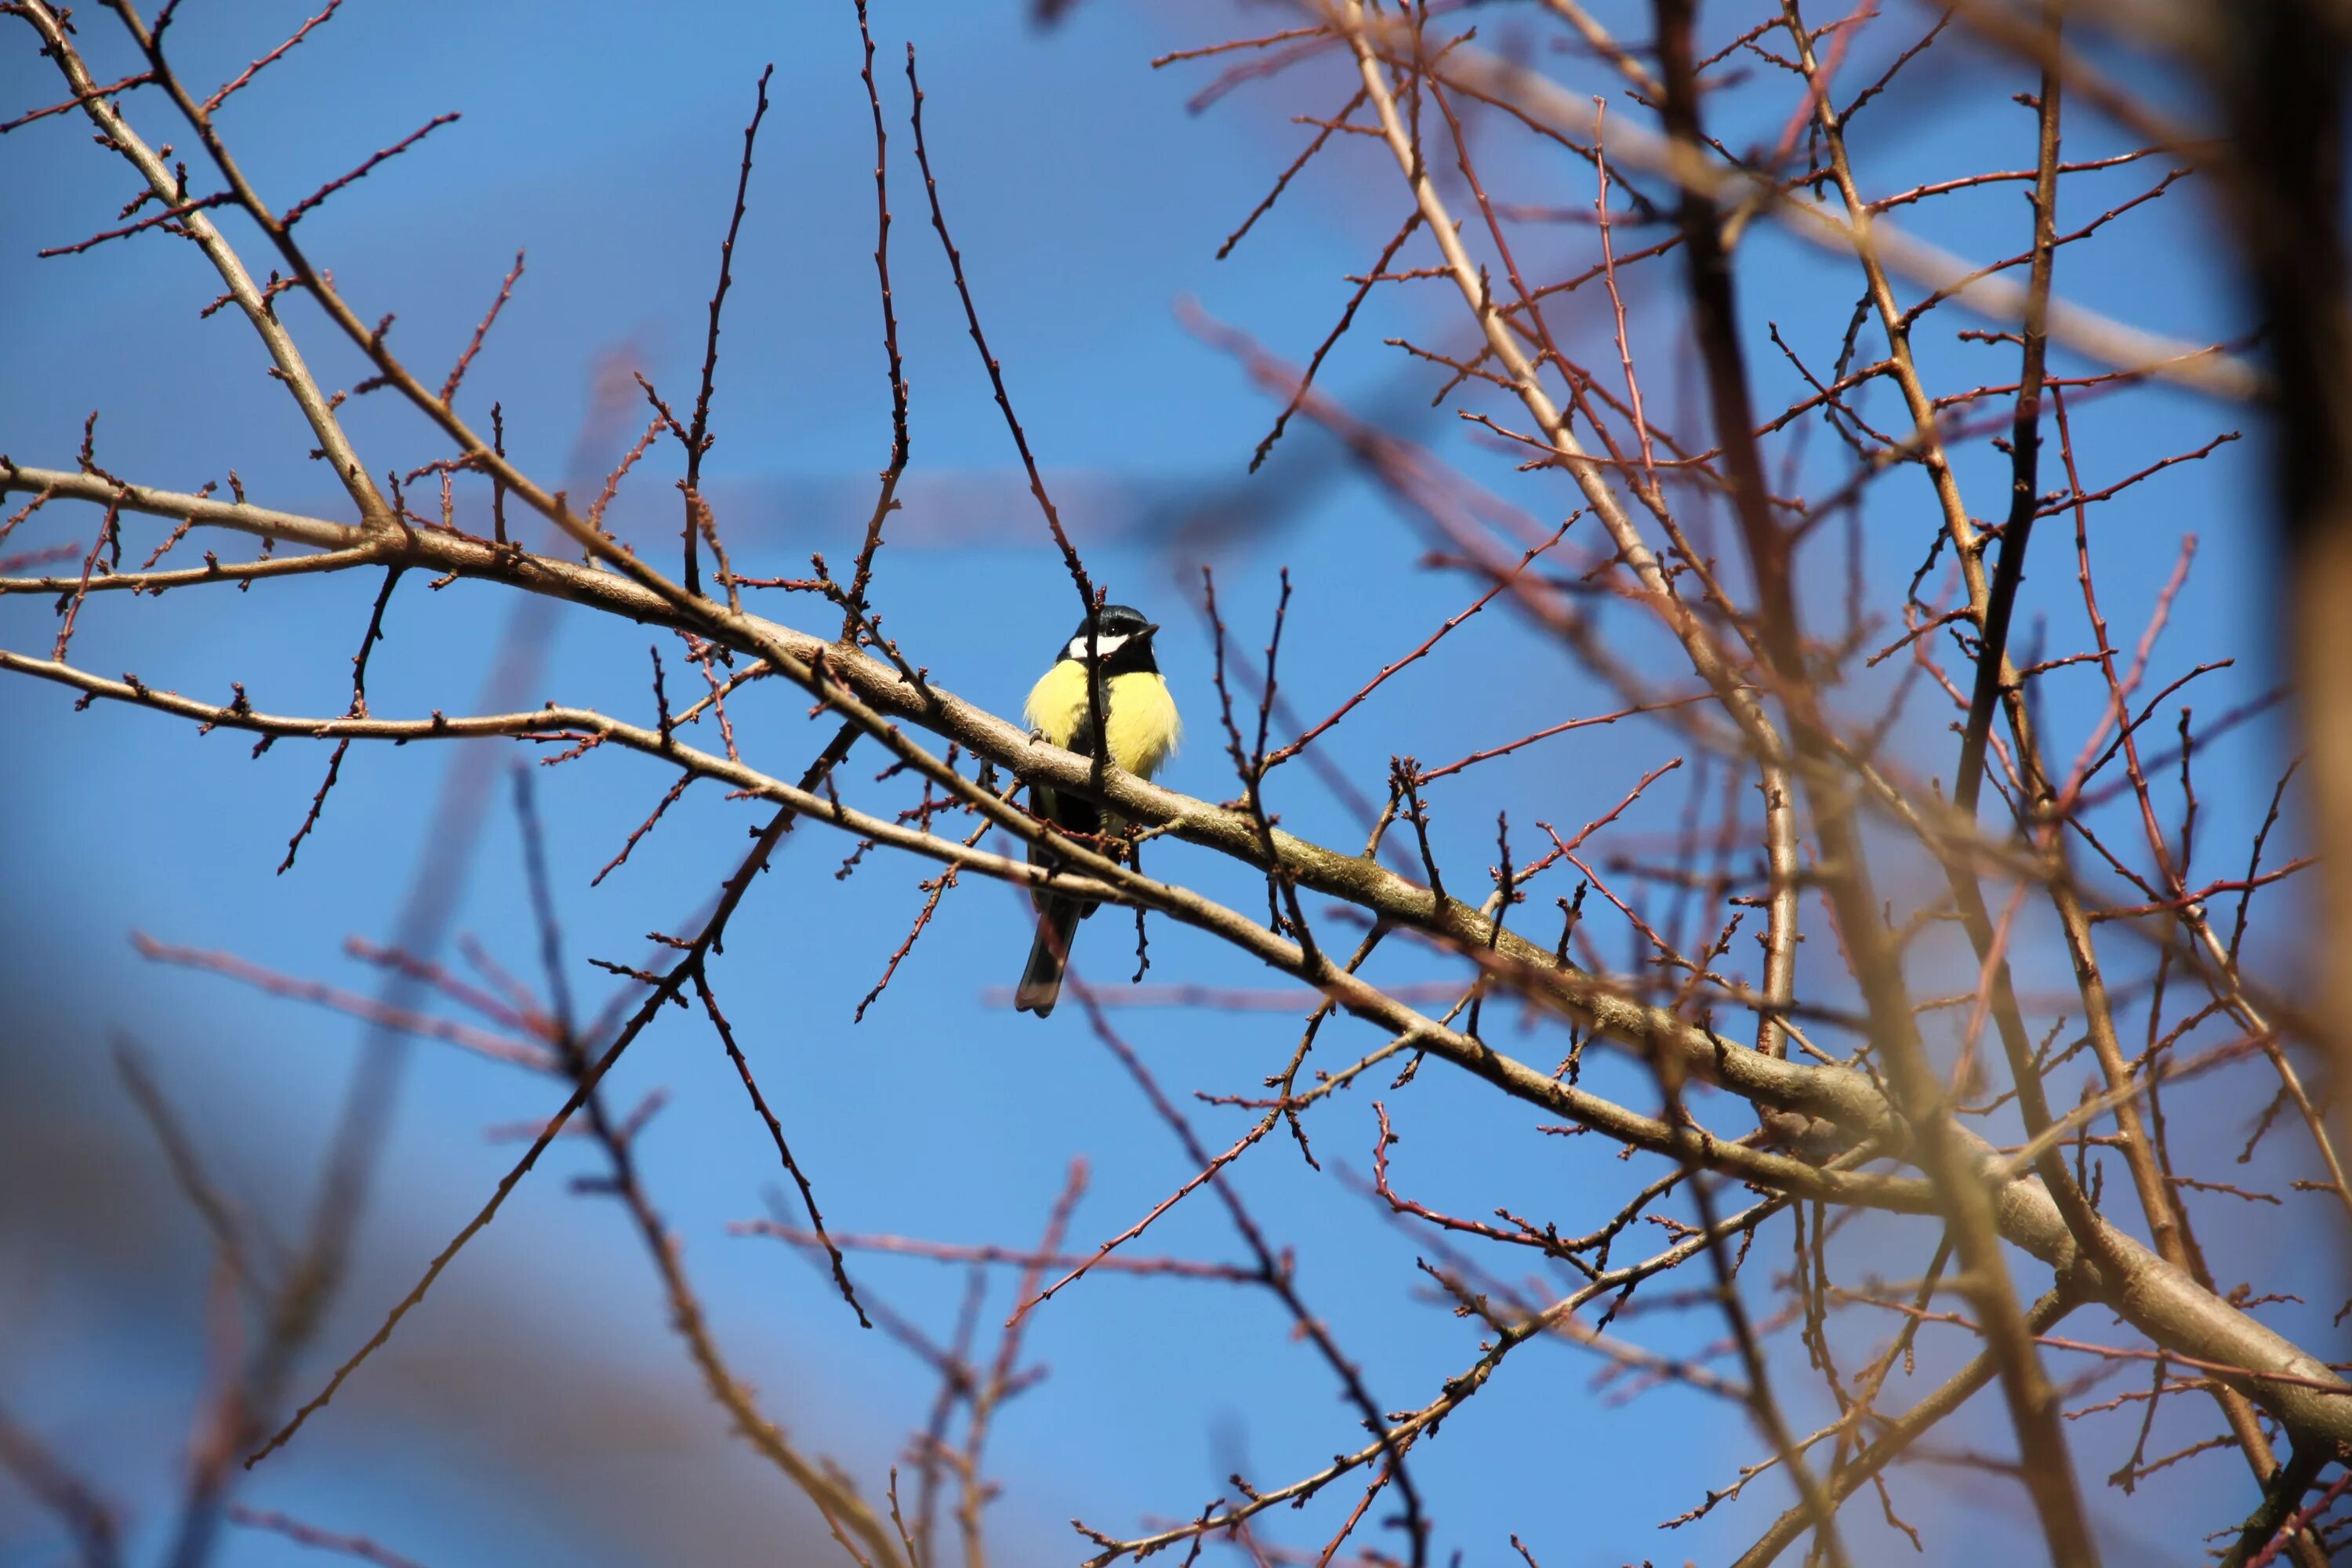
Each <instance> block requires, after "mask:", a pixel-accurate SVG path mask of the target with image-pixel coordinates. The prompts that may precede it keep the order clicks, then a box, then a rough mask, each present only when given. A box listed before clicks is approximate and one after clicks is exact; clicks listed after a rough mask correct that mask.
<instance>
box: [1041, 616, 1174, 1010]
mask: <svg viewBox="0 0 2352 1568" xmlns="http://www.w3.org/2000/svg"><path fill="white" fill-rule="evenodd" d="M1159 630H1160V628H1159V626H1156V625H1155V624H1153V623H1152V622H1150V621H1148V620H1146V619H1144V617H1143V613H1142V612H1141V611H1140V610H1136V609H1131V608H1129V606H1127V605H1104V606H1103V607H1102V608H1100V609H1099V610H1097V611H1096V612H1095V613H1094V615H1093V616H1090V617H1089V618H1088V619H1087V620H1085V621H1081V622H1080V623H1079V624H1078V629H1077V631H1076V634H1075V635H1073V636H1072V637H1071V638H1070V640H1069V641H1068V642H1067V643H1065V644H1064V645H1063V646H1062V648H1061V652H1060V656H1059V657H1058V658H1055V661H1054V667H1053V668H1051V669H1049V670H1047V671H1046V672H1045V677H1044V678H1043V679H1040V680H1039V681H1038V682H1037V684H1036V685H1035V686H1034V687H1033V688H1031V689H1030V692H1029V700H1028V702H1027V703H1026V704H1025V705H1024V710H1023V711H1024V715H1025V716H1026V717H1027V719H1028V721H1029V725H1030V729H1031V731H1033V733H1034V734H1035V736H1036V737H1037V738H1038V739H1040V740H1044V741H1048V742H1052V743H1053V744H1055V745H1056V746H1059V747H1061V748H1062V749H1063V750H1064V751H1068V752H1077V753H1078V754H1079V755H1080V756H1082V757H1091V756H1093V755H1095V754H1096V748H1095V716H1094V709H1095V704H1094V701H1093V700H1092V699H1091V698H1090V697H1089V695H1088V691H1087V688H1088V685H1089V681H1088V679H1087V670H1088V668H1089V660H1091V668H1093V669H1094V670H1095V671H1096V672H1097V673H1096V680H1097V682H1098V683H1099V687H1100V689H1101V692H1102V704H1101V706H1102V727H1103V731H1104V732H1105V733H1106V734H1107V735H1108V739H1109V746H1108V757H1109V760H1110V761H1111V762H1113V763H1118V766H1119V767H1121V768H1123V769H1125V770H1126V771H1127V772H1129V773H1133V774H1135V775H1136V776H1137V777H1138V778H1145V779H1148V778H1150V776H1151V775H1152V774H1153V773H1157V772H1159V771H1160V763H1164V762H1166V761H1167V760H1168V755H1169V753H1170V752H1173V751H1174V750H1175V749H1176V739H1177V736H1178V734H1179V732H1180V731H1181V729H1182V727H1183V726H1182V724H1181V721H1179V720H1178V718H1177V716H1176V701H1175V699H1173V698H1171V696H1169V695H1168V682H1167V681H1166V680H1164V679H1161V678H1160V665H1159V663H1158V661H1157V660H1155V659H1154V658H1152V657H1151V638H1152V635H1153V634H1154V633H1156V632H1158V631H1159ZM1090 644H1091V647H1090V646H1089V645H1090ZM1030 802H1031V804H1032V805H1034V807H1035V808H1036V812H1037V815H1038V816H1041V817H1044V818H1045V820H1046V821H1048V822H1051V823H1054V824H1055V825H1056V826H1061V827H1065V828H1067V829H1068V830H1069V831H1071V832H1073V833H1089V834H1097V835H1105V836H1108V835H1116V834H1118V833H1121V832H1124V831H1125V830H1126V826H1127V824H1126V823H1125V822H1124V821H1122V820H1121V819H1120V818H1119V817H1118V816H1114V815H1112V814H1110V813H1108V812H1105V811H1103V810H1101V809H1100V808H1098V807H1097V805H1095V804H1094V802H1092V801H1089V800H1081V799H1078V798H1077V797H1076V796H1073V795H1063V794H1062V793H1061V792H1059V791H1057V790H1052V789H1045V788H1042V787H1040V788H1036V789H1034V790H1033V791H1032V792H1031V795H1030ZM1029 859H1030V863H1031V864H1033V865H1037V864H1045V863H1047V862H1048V861H1049V860H1050V857H1049V855H1048V854H1047V853H1046V852H1045V851H1044V850H1041V849H1040V848H1039V847H1037V846H1035V845H1034V844H1033V845H1031V846H1030V847H1029ZM1036 905H1037V940H1036V942H1035V943H1034V945H1032V946H1031V947H1030V949H1029V967H1028V968H1027V969H1026V970H1024V972H1023V973H1022V975H1021V989H1020V990H1019V991H1018V992H1017V993H1015V994H1014V995H1013V1006H1015V1007H1016V1008H1018V1009H1020V1010H1021V1011H1022V1012H1024V1013H1034V1014H1036V1015H1037V1016H1039V1017H1040V1018H1043V1017H1045V1016H1047V1015H1048V1014H1050V1013H1052V1012H1053V1010H1054V1004H1055V1001H1056V1000H1058V999H1059V998H1060V996H1061V994H1062V969H1063V966H1064V965H1065V964H1066V963H1068V961H1069V956H1070V938H1071V935H1072V933H1073V932H1075V931H1076V929H1077V924H1078V921H1080V920H1081V919H1083V918H1084V917H1086V916H1087V915H1090V914H1092V913H1094V912H1095V906H1094V905H1093V904H1092V903H1091V902H1089V901H1087V900H1083V899H1066V898H1063V897H1062V896H1060V895H1059V894H1056V893H1050V892H1041V893H1039V894H1037V895H1036Z"/></svg>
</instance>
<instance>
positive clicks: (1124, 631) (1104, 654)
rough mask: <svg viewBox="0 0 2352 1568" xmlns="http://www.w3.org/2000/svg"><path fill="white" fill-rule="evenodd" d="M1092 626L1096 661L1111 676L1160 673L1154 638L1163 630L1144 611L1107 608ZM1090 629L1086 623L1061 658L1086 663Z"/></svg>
mask: <svg viewBox="0 0 2352 1568" xmlns="http://www.w3.org/2000/svg"><path fill="white" fill-rule="evenodd" d="M1091 622H1092V626H1093V639H1092V641H1093V651H1094V654H1095V657H1096V658H1097V659H1099V660H1100V661H1101V663H1102V666H1103V668H1105V669H1107V670H1108V671H1109V672H1110V673H1111V674H1113V675H1125V674H1128V673H1129V672H1130V671H1133V670H1154V671H1156V670H1158V669H1159V668H1160V666H1159V664H1158V662H1157V661H1155V660H1154V659H1153V658H1152V657H1151V638H1152V635H1153V634H1154V633H1156V632H1157V631H1159V630H1160V626H1159V624H1158V623H1157V622H1154V621H1148V620H1146V619H1144V618H1143V612H1142V611H1141V610H1139V609H1135V608H1133V607H1131V606H1129V605H1104V606H1103V607H1102V608H1101V609H1099V610H1097V611H1096V612H1095V613H1094V615H1093V616H1092V617H1091ZM1087 626H1088V623H1087V622H1085V621H1081V622H1080V623H1079V624H1078V629H1077V630H1076V632H1073V633H1072V634H1071V635H1070V640H1069V641H1067V642H1066V643H1064V644H1063V645H1062V654H1061V657H1063V658H1074V659H1076V660H1078V661H1079V662H1080V663H1082V664H1083V663H1084V662H1086V658H1087V642H1088V638H1087Z"/></svg>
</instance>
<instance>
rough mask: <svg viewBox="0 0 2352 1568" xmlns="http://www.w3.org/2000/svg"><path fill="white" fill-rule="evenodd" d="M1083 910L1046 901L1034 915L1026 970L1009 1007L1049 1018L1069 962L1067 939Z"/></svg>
mask: <svg viewBox="0 0 2352 1568" xmlns="http://www.w3.org/2000/svg"><path fill="white" fill-rule="evenodd" d="M1083 913H1085V910H1084V909H1083V908H1082V907H1081V906H1080V905H1079V904H1078V903H1077V902H1076V900H1071V899H1046V900H1044V901H1043V907H1042V908H1040V909H1039V910H1038V911H1037V940H1036V941H1035V942H1033V943H1031V944H1030V947H1029V967H1028V968H1027V969H1025V970H1024V971H1022V973H1021V989H1020V990H1018V991H1016V992H1014V993H1013V1007H1014V1008H1015V1009H1017V1010H1018V1011H1020V1012H1024V1013H1034V1014H1036V1015H1037V1016H1039V1017H1040V1018H1043V1017H1046V1016H1050V1015H1051V1014H1052V1013H1053V1011H1054V1004H1055V1002H1057V1001H1059V1000H1061V995H1062V970H1063V967H1064V965H1066V963H1068V962H1069V957H1070V938H1071V937H1072V935H1073V934H1075V933H1076V931H1077V929H1078V917H1079V916H1080V915H1081V914H1083Z"/></svg>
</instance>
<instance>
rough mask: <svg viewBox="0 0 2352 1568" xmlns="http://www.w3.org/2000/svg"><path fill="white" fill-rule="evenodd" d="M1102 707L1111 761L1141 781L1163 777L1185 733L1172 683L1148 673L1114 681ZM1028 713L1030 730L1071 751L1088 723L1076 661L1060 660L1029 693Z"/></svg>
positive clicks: (1084, 682)
mask: <svg viewBox="0 0 2352 1568" xmlns="http://www.w3.org/2000/svg"><path fill="white" fill-rule="evenodd" d="M1103 706H1104V707H1105V709H1106V710H1108V711H1107V712H1106V713H1105V715H1104V718H1105V721H1106V725H1105V727H1106V728H1108V730H1109V731H1110V760H1111V761H1112V762H1114V763H1118V765H1119V766H1120V767H1122V768H1124V769H1126V770H1127V771H1128V772H1129V773H1134V774H1136V775H1137V776H1138V777H1140V778H1147V779H1148V778H1150V776H1151V775H1152V774H1153V773H1158V772H1159V771H1160V763H1164V762H1166V761H1167V760H1168V757H1169V753H1171V752H1173V751H1175V749H1176V742H1177V739H1178V737H1179V736H1180V735H1181V733H1182V730H1183V724H1182V721H1181V720H1180V719H1179V718H1178V717H1177V714H1176V700H1175V699H1174V698H1172V697H1171V696H1170V695H1169V694H1168V682H1167V681H1165V680H1163V679H1160V677H1159V676H1158V675H1157V674H1153V673H1150V672H1148V671H1136V672H1133V673H1130V674H1127V675H1114V676H1112V677H1111V678H1110V679H1109V680H1108V682H1107V683H1106V684H1105V685H1104V688H1103ZM1023 713H1024V716H1025V717H1026V718H1027V719H1028V721H1029V723H1030V726H1031V728H1033V729H1034V730H1036V731H1038V732H1040V733H1041V734H1043V735H1044V736H1045V739H1046V740H1048V741H1050V742H1053V743H1054V744H1055V745H1056V746H1062V747H1067V746H1068V745H1069V744H1070V742H1072V741H1073V740H1075V739H1076V738H1077V734H1078V731H1080V730H1081V729H1082V728H1084V727H1085V725H1086V722H1087V679H1086V671H1085V669H1084V668H1083V667H1082V666H1080V665H1079V663H1078V662H1077V661H1076V659H1069V658H1065V659H1060V660H1057V661H1056V662H1055V665H1054V668H1051V669H1049V670H1047V671H1046V672H1045V677H1044V678H1043V679H1040V680H1039V681H1038V682H1037V684H1036V685H1035V686H1034V687H1032V688H1031V689H1030V691H1029V700H1028V701H1027V702H1026V703H1024V705H1023Z"/></svg>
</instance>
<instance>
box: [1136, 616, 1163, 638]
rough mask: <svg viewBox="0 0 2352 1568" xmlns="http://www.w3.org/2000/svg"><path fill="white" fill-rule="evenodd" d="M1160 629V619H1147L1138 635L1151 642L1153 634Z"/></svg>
mask: <svg viewBox="0 0 2352 1568" xmlns="http://www.w3.org/2000/svg"><path fill="white" fill-rule="evenodd" d="M1159 629H1160V623H1159V622H1158V621H1146V622H1144V623H1143V630H1142V631H1140V632H1139V633H1138V634H1136V635H1137V636H1139V637H1141V638H1143V639H1144V640H1145V641H1147V642H1149V641H1150V638H1151V635H1152V634H1153V633H1154V632H1156V631H1158V630H1159Z"/></svg>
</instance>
